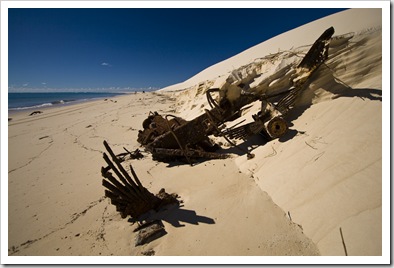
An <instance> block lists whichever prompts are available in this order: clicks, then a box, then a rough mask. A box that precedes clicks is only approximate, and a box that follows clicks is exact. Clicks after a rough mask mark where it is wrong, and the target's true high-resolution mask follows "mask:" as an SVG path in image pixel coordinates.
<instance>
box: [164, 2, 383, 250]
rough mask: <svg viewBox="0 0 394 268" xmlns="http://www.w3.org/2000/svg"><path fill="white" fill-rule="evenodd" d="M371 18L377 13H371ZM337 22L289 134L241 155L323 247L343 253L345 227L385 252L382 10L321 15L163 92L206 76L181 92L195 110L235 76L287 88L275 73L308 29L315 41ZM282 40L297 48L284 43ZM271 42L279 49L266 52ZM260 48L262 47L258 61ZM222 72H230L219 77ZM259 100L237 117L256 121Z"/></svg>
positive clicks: (361, 245) (183, 106)
mask: <svg viewBox="0 0 394 268" xmlns="http://www.w3.org/2000/svg"><path fill="white" fill-rule="evenodd" d="M365 17H368V18H373V19H371V20H365V19H363V18H365ZM330 25H334V28H335V30H336V34H335V36H334V38H333V40H332V42H331V45H330V50H329V59H328V60H327V62H326V64H325V65H322V66H321V67H320V69H319V70H318V71H317V72H316V73H315V74H314V75H313V76H312V78H311V81H310V83H309V85H308V88H307V90H306V91H305V92H304V93H303V94H302V95H301V96H300V98H299V99H298V100H297V103H296V108H295V109H294V110H293V111H292V112H291V113H290V114H289V115H288V117H287V119H288V120H289V122H290V124H291V127H290V131H289V133H288V134H287V135H286V136H284V137H282V138H281V139H279V140H274V141H271V142H269V143H267V144H266V145H264V146H260V147H258V148H257V149H255V150H254V151H253V152H254V154H255V155H256V157H255V158H254V159H252V160H247V158H246V156H240V157H238V158H237V159H236V160H235V161H236V163H237V165H238V166H239V167H240V169H241V171H242V172H244V173H246V174H249V175H250V176H252V177H253V178H254V179H255V182H256V183H257V184H258V185H259V187H260V188H261V189H262V190H263V191H265V192H267V193H268V194H269V195H270V196H271V197H272V199H273V201H274V202H275V203H276V204H278V205H279V206H280V207H281V208H282V209H283V210H284V211H288V212H289V213H290V214H291V215H292V219H293V220H294V221H295V222H297V223H299V224H301V225H302V227H303V230H304V232H305V234H307V236H309V237H310V238H311V239H312V240H313V241H314V242H315V243H316V244H317V246H318V248H319V250H320V251H321V253H322V254H323V255H341V254H343V253H344V252H343V247H342V242H341V237H340V232H339V228H341V229H342V231H343V233H345V234H344V235H345V236H346V242H347V246H348V253H349V254H351V255H380V254H382V248H381V245H382V244H381V241H382V240H381V239H382V229H381V227H382V221H381V219H382V212H381V206H382V200H381V197H382V140H381V137H382V103H381V101H382V65H381V64H382V63H381V62H382V39H381V16H380V11H379V10H369V9H368V10H360V9H354V10H348V11H344V12H341V13H339V14H336V15H333V16H329V17H327V18H323V19H321V20H318V21H315V22H313V23H311V24H308V25H305V26H302V27H300V28H297V29H295V30H293V31H290V32H288V33H285V34H283V35H280V36H278V37H275V38H273V39H271V40H269V41H267V42H264V43H262V44H260V45H258V46H256V47H254V48H251V49H250V50H248V51H245V52H243V53H240V54H239V55H237V56H235V57H234V58H232V59H229V60H227V61H224V62H221V63H218V64H217V65H215V66H213V67H210V68H208V69H206V70H204V71H202V72H201V73H199V74H198V75H196V76H195V77H192V78H191V79H189V80H187V81H186V82H184V83H183V84H180V85H176V86H173V87H169V88H166V89H163V91H175V92H176V91H177V90H179V89H182V88H183V87H185V86H189V85H191V84H193V83H194V82H195V81H197V80H200V82H199V83H197V84H194V85H192V86H190V87H189V88H187V89H185V90H183V91H181V92H179V93H177V94H178V96H179V97H178V99H179V105H180V108H179V111H180V112H181V114H182V115H184V116H185V118H188V119H191V118H193V117H195V116H196V115H198V114H200V113H201V112H202V110H203V109H204V108H206V107H205V103H206V102H205V96H204V94H203V93H204V92H205V91H206V89H208V88H212V87H220V88H224V87H229V86H228V85H229V83H236V82H237V81H248V83H249V85H250V87H251V89H252V90H257V91H258V90H264V92H265V91H267V92H275V91H276V90H278V89H283V88H286V86H287V85H286V84H279V85H278V83H276V82H277V81H280V79H278V80H275V79H276V77H273V76H275V75H276V74H278V73H281V72H282V73H283V74H282V75H284V74H285V73H286V72H285V71H286V68H285V67H286V66H289V65H291V64H294V63H297V62H299V61H300V59H299V58H300V56H299V55H303V53H304V52H305V50H306V49H308V48H309V47H308V46H305V45H307V44H308V43H307V42H305V43H300V42H302V41H304V35H301V34H300V33H301V32H305V33H308V35H307V36H306V39H305V40H309V39H308V38H310V37H309V35H311V34H312V33H313V34H315V36H319V34H320V33H321V31H322V29H323V30H324V29H325V28H324V27H327V26H330ZM318 31H320V32H318ZM297 35H299V36H302V39H300V38H299V37H297ZM284 38H287V39H286V41H287V43H286V42H284V40H285V39H284ZM315 38H316V37H315ZM311 42H312V41H311ZM279 44H281V45H282V47H283V44H288V46H291V47H293V48H292V49H291V50H285V51H280V46H279ZM301 44H304V46H300V45H301ZM296 46H299V47H296ZM278 50H279V52H278ZM262 51H264V52H267V51H272V52H273V51H276V53H275V54H271V55H269V56H264V57H263V55H264V54H263V52H262ZM252 52H253V53H254V54H253V53H252ZM251 55H254V58H253V61H251V60H250V57H252V56H251ZM259 55H262V57H258V56H259ZM235 60H238V61H237V62H238V64H239V65H241V67H239V68H238V69H235V70H232V71H230V72H227V73H226V71H228V69H226V68H227V67H229V66H231V65H230V62H231V63H234V61H235ZM250 62H251V63H250ZM242 64H245V65H242ZM282 70H284V72H283V71H282ZM220 72H223V73H222V75H221V76H216V75H217V74H218V73H220ZM215 76H216V77H215ZM270 77H271V79H270ZM279 77H281V76H278V78H279ZM204 78H205V79H204ZM282 80H283V79H282ZM267 81H268V82H270V83H268V82H267ZM189 107H191V108H192V109H190V108H189ZM259 108H260V107H259V104H254V105H253V106H252V107H250V108H249V109H247V110H246V111H244V116H243V117H241V118H240V119H238V120H236V121H235V122H234V123H233V124H236V123H238V122H240V121H241V120H244V119H246V120H247V121H252V119H251V115H252V114H255V113H257V111H258V109H259ZM228 126H231V124H229V125H228Z"/></svg>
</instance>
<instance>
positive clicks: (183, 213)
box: [149, 205, 215, 227]
mask: <svg viewBox="0 0 394 268" xmlns="http://www.w3.org/2000/svg"><path fill="white" fill-rule="evenodd" d="M182 207H183V206H182V205H170V206H167V207H166V208H163V209H162V210H160V211H158V212H156V213H154V214H153V215H151V216H150V217H149V220H162V221H165V222H167V223H169V224H171V225H172V226H174V227H184V226H186V225H185V224H182V223H188V224H193V225H199V224H200V223H204V224H215V221H214V220H213V219H212V218H209V217H206V216H201V215H197V213H196V212H195V211H194V210H189V209H184V208H182Z"/></svg>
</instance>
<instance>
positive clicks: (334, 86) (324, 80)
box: [285, 66, 382, 123]
mask: <svg viewBox="0 0 394 268" xmlns="http://www.w3.org/2000/svg"><path fill="white" fill-rule="evenodd" d="M314 78H316V79H314ZM317 78H318V79H317ZM311 84H313V87H312V86H311ZM305 87H306V88H305V90H304V92H303V93H302V95H300V96H299V97H300V98H302V103H301V104H300V105H298V106H297V107H295V108H293V109H292V110H291V111H290V112H289V113H288V115H286V117H285V119H286V120H287V121H288V122H289V123H291V122H292V121H294V120H296V119H297V118H298V117H300V116H301V115H302V114H303V113H304V112H305V111H306V110H307V109H309V108H310V107H311V106H312V105H313V103H312V101H313V99H314V97H315V90H314V88H321V89H324V90H325V91H327V92H329V93H331V94H333V96H332V97H331V100H334V99H338V98H354V97H358V98H360V99H362V100H363V101H366V100H370V101H380V102H381V101H382V90H381V89H374V88H352V87H350V86H349V85H347V84H346V83H345V82H343V81H341V80H340V79H339V78H337V77H335V76H334V75H333V73H332V71H331V70H330V69H329V68H328V67H326V66H321V68H320V69H319V70H318V71H317V72H316V73H314V74H313V75H312V76H311V82H308V83H306V84H305ZM296 105H297V102H296Z"/></svg>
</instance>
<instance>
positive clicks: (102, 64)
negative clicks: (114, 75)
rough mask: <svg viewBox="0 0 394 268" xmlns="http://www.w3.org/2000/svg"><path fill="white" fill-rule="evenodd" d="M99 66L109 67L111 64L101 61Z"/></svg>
mask: <svg viewBox="0 0 394 268" xmlns="http://www.w3.org/2000/svg"><path fill="white" fill-rule="evenodd" d="M101 66H108V67H111V66H112V65H111V64H109V63H108V62H103V63H101Z"/></svg>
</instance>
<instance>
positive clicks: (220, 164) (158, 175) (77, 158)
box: [8, 93, 319, 256]
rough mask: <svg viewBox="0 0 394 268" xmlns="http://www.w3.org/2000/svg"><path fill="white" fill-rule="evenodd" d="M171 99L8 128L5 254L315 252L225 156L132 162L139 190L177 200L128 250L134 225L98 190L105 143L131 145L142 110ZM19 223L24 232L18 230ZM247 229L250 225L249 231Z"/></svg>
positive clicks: (91, 108)
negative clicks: (157, 231) (150, 234)
mask: <svg viewBox="0 0 394 268" xmlns="http://www.w3.org/2000/svg"><path fill="white" fill-rule="evenodd" d="M171 95H172V94H171V93H167V94H165V93H161V94H157V93H145V94H142V93H138V94H130V95H126V96H120V97H115V98H111V99H110V100H107V101H104V100H99V101H91V102H87V103H83V104H76V105H71V106H68V107H62V108H53V109H47V110H45V111H44V112H43V113H42V114H37V115H34V116H29V115H28V114H29V113H28V112H21V113H19V114H14V117H13V119H12V121H10V122H9V173H8V175H9V244H8V245H9V249H8V250H9V255H11V256H14V255H33V256H34V255H43V256H47V255H50V256H53V255H77V256H84V255H87V256H90V255H106V256H111V255H115V256H119V255H141V254H142V252H146V251H148V250H151V249H154V251H155V254H156V255H179V256H181V255H207V256H215V255H318V254H319V251H318V249H317V248H316V246H315V245H314V244H313V242H312V241H311V240H310V239H308V238H307V237H306V236H305V235H303V233H302V229H301V228H300V227H299V226H298V225H297V224H296V223H294V222H292V221H291V220H290V219H289V217H288V216H287V214H286V213H285V212H284V211H283V210H282V209H280V208H279V207H278V206H277V205H275V204H274V203H273V202H272V200H271V198H270V197H269V196H268V195H267V194H266V193H264V192H262V191H261V190H260V189H259V188H258V186H257V185H256V184H255V183H254V180H253V179H252V178H251V177H250V176H247V175H245V174H243V173H241V172H240V171H239V169H238V168H237V166H236V165H235V164H234V159H231V158H230V159H225V160H212V161H205V162H202V163H199V164H197V165H195V166H193V167H190V166H189V165H186V164H181V165H179V166H173V167H168V164H166V163H160V162H157V161H153V160H152V158H151V156H150V155H149V154H147V153H143V154H144V158H143V159H141V160H134V161H132V165H133V167H134V169H135V170H136V172H137V173H138V175H139V178H140V179H141V181H142V183H143V184H144V186H145V187H147V188H148V190H149V191H151V192H153V193H157V192H158V191H159V190H160V189H161V188H165V189H166V191H167V192H169V193H177V194H178V195H179V196H180V197H181V200H182V201H183V205H184V206H183V207H181V208H179V209H176V210H173V211H171V210H170V211H169V212H168V214H169V218H170V219H169V220H168V222H165V221H164V224H165V228H166V230H167V232H168V234H167V235H166V236H164V237H162V238H160V239H158V240H156V241H153V242H151V243H149V244H147V245H143V246H140V247H135V246H134V239H135V235H136V234H135V233H133V230H134V229H135V227H136V226H135V225H134V226H132V224H131V223H129V222H128V221H127V219H121V217H120V215H119V213H117V212H116V211H115V207H114V206H112V205H111V204H110V203H109V201H108V200H107V199H106V198H104V197H103V196H104V187H103V186H101V179H102V177H101V174H100V168H101V166H105V162H104V160H103V158H102V153H103V152H104V151H105V149H104V146H103V145H102V144H103V141H104V140H106V141H108V143H109V144H110V145H111V146H112V148H113V150H114V151H115V152H118V153H120V152H122V151H124V149H123V147H125V148H127V149H128V150H130V151H131V150H135V149H137V148H140V146H139V144H138V143H137V141H136V140H137V131H138V130H139V129H141V128H142V126H141V124H142V123H141V122H142V121H143V119H145V117H146V116H147V114H148V113H149V111H152V109H154V110H155V111H157V112H159V113H171V112H173V111H172V110H171V109H174V104H175V101H174V99H173V98H171ZM26 225H28V228H26ZM251 227H253V228H251Z"/></svg>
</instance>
